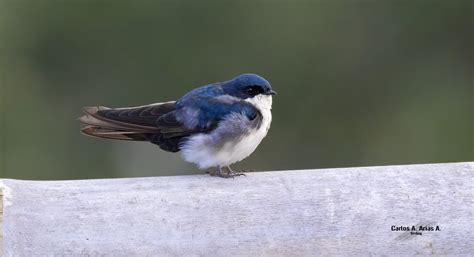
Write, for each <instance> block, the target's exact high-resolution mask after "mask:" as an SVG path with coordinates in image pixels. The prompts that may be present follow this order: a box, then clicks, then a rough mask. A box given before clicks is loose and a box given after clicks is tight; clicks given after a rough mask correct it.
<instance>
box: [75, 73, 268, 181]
mask: <svg viewBox="0 0 474 257" xmlns="http://www.w3.org/2000/svg"><path fill="white" fill-rule="evenodd" d="M275 94H276V92H275V91H273V89H272V87H271V85H270V83H269V82H268V81H267V80H265V79H264V78H262V77H260V76H258V75H255V74H243V75H240V76H237V77H235V78H233V79H231V80H228V81H224V82H218V83H214V84H210V85H206V86H202V87H199V88H196V89H194V90H192V91H190V92H189V93H187V94H185V95H184V96H183V97H181V98H180V99H179V100H177V101H170V102H162V103H155V104H150V105H144V106H138V107H127V108H107V107H102V106H99V107H85V108H84V112H85V113H86V114H85V115H84V116H82V117H80V118H79V120H80V121H81V122H82V123H84V124H86V125H87V126H86V127H84V128H83V129H82V130H81V131H82V132H83V133H84V134H86V135H90V136H94V137H100V138H107V139H121V140H133V141H149V142H151V143H153V144H156V145H158V146H159V147H160V148H161V149H163V150H165V151H168V152H179V151H181V154H182V157H183V159H184V160H185V161H188V162H191V163H195V164H196V165H197V166H198V168H200V169H208V168H211V167H216V168H217V171H216V172H215V173H214V172H212V173H211V174H215V175H217V176H220V177H234V176H239V175H244V173H243V172H234V171H233V170H232V169H231V168H230V165H231V164H234V163H236V162H239V161H241V160H243V159H245V158H247V157H248V156H249V155H250V154H252V153H253V152H254V151H255V149H256V148H257V146H258V145H259V144H260V142H261V141H262V139H263V138H264V137H265V136H266V135H267V132H268V130H269V128H270V124H271V122H272V113H271V108H272V96H273V95H275ZM223 168H226V169H227V172H224V171H223Z"/></svg>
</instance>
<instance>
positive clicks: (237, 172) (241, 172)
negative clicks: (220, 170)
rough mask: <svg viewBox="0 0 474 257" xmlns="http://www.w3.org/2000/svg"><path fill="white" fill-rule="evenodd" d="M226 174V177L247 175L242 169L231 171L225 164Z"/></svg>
mask: <svg viewBox="0 0 474 257" xmlns="http://www.w3.org/2000/svg"><path fill="white" fill-rule="evenodd" d="M227 170H228V172H227V174H226V177H227V178H235V177H238V176H247V175H245V173H244V172H243V171H233V170H232V169H231V168H230V166H227Z"/></svg>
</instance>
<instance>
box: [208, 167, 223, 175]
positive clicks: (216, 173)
mask: <svg viewBox="0 0 474 257" xmlns="http://www.w3.org/2000/svg"><path fill="white" fill-rule="evenodd" d="M210 174H211V176H218V177H221V178H226V176H225V174H224V173H223V172H222V167H221V166H217V170H216V171H215V172H212V173H210Z"/></svg>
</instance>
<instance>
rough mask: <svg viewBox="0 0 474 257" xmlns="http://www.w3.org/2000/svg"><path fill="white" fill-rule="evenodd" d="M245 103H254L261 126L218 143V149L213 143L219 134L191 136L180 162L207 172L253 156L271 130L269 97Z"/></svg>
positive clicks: (260, 97) (270, 102) (256, 98)
mask: <svg viewBox="0 0 474 257" xmlns="http://www.w3.org/2000/svg"><path fill="white" fill-rule="evenodd" d="M248 101H249V102H250V103H252V104H254V106H255V107H257V108H258V109H259V110H260V112H261V114H262V123H261V125H260V127H258V128H256V129H253V130H251V131H249V132H248V133H245V134H243V135H240V136H239V137H236V138H232V139H230V140H228V141H227V142H225V143H224V144H219V146H218V147H216V144H215V140H216V136H217V135H216V134H217V133H219V131H213V132H211V133H209V134H198V135H195V136H192V137H191V138H190V139H189V141H188V142H187V143H186V144H185V145H184V146H183V148H182V156H183V159H184V160H185V161H188V162H192V163H195V164H196V165H197V166H198V167H199V168H200V169H207V168H210V167H217V166H222V167H225V166H229V165H231V164H233V163H236V162H239V161H241V160H243V159H245V158H247V157H248V156H249V155H250V154H252V153H253V152H254V151H255V149H256V148H257V146H258V145H259V144H260V142H262V140H263V138H264V137H265V136H266V135H267V132H268V129H269V128H270V124H271V122H272V114H271V104H272V98H271V96H263V95H262V96H257V97H254V98H252V99H251V100H248ZM216 130H217V129H216Z"/></svg>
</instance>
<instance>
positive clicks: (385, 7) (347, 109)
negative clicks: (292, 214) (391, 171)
mask: <svg viewBox="0 0 474 257" xmlns="http://www.w3.org/2000/svg"><path fill="white" fill-rule="evenodd" d="M473 25H474V24H473V2H472V1H463V0H453V1H447V0H440V1H436V0H424V1H423V0H415V1H408V0H402V1H375V0H372V1H355V0H338V1H330V0H319V1H282V0H280V1H254V0H252V1H251V0H246V1H217V0H215V1H151V0H147V1H132V0H130V1H99V0H94V1H54V0H52V1H26V0H24V1H7V0H0V96H1V97H0V101H1V102H0V111H1V112H0V140H1V141H0V177H8V178H21V179H77V178H103V177H130V176H155V175H171V174H198V173H202V171H199V170H197V169H196V168H195V167H194V166H192V165H190V164H187V163H185V162H183V161H182V160H181V159H180V156H179V155H177V154H171V153H167V152H164V151H161V150H160V149H159V148H158V147H156V146H154V145H152V144H147V143H127V142H122V141H105V140H99V139H94V138H89V137H85V136H83V135H81V134H80V133H79V129H80V127H81V125H80V124H79V122H78V121H77V120H76V118H77V117H79V116H80V115H81V107H82V106H87V105H106V106H110V107H119V106H134V105H142V104H148V103H153V102H160V101H166V100H173V99H176V98H178V97H180V96H181V95H183V94H184V93H186V92H187V91H188V90H191V89H193V88H194V87H197V86H200V85H204V84H207V83H211V82H216V81H223V80H227V79H230V78H232V77H234V76H236V75H238V74H241V73H247V72H252V73H257V74H260V75H262V76H264V77H265V78H267V79H268V80H269V81H270V82H271V83H272V85H273V87H274V89H275V90H277V91H278V93H279V95H278V96H277V97H275V98H274V108H273V114H274V121H273V124H272V128H271V129H270V132H269V135H268V136H267V138H266V139H265V140H264V141H263V143H262V144H261V145H260V147H259V148H258V149H257V151H256V152H255V153H254V154H253V155H252V156H251V157H249V158H248V159H246V160H245V161H243V162H241V163H239V164H237V165H235V166H234V168H235V169H239V168H240V169H245V168H251V169H255V170H283V169H304V168H324V167H345V166H369V165H388V164H408V163H432V162H455V161H472V160H473V159H474V158H473V156H474V153H473V145H474V141H473V140H474V139H473V131H474V130H473V119H474V117H473V102H472V101H473V70H474V69H473V58H474V57H473V45H474V41H473V33H472V32H473Z"/></svg>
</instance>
